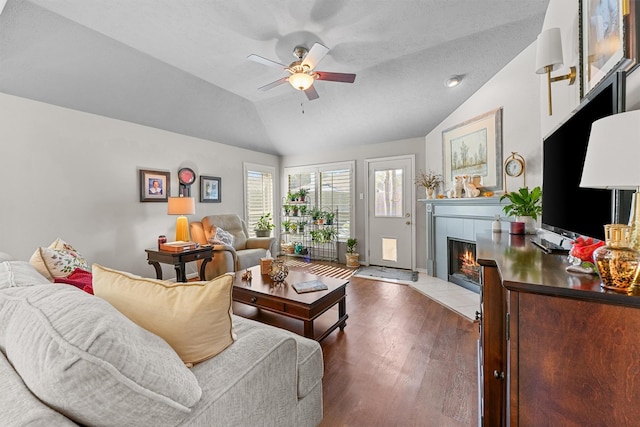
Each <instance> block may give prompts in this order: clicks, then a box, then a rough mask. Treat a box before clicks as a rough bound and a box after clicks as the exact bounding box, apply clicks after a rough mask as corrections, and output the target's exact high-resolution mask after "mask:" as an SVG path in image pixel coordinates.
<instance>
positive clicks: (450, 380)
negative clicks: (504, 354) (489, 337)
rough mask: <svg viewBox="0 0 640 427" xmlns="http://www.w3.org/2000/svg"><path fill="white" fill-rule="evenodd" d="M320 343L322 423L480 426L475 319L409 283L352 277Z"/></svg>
mask: <svg viewBox="0 0 640 427" xmlns="http://www.w3.org/2000/svg"><path fill="white" fill-rule="evenodd" d="M347 313H348V314H349V319H348V320H347V327H346V328H345V330H344V331H339V330H338V331H335V332H333V333H332V334H331V335H329V336H328V337H327V338H325V339H324V340H323V341H322V343H321V345H322V349H323V354H324V364H325V373H324V378H323V394H324V419H323V421H322V424H321V426H325V427H334V426H434V427H443V426H456V427H458V426H465V427H467V426H476V425H477V424H478V422H477V419H478V398H477V395H478V384H477V372H478V369H477V350H476V345H477V344H476V341H477V338H478V325H477V323H472V322H469V321H468V320H466V319H464V318H463V317H461V316H459V315H457V314H455V313H453V312H452V311H450V310H449V309H447V308H445V307H443V306H441V305H440V304H438V303H436V302H434V301H432V300H430V299H429V298H427V297H425V296H424V295H422V294H420V293H419V292H417V291H415V290H414V289H412V288H411V287H409V286H405V285H398V284H393V283H387V282H378V281H373V280H368V279H360V278H351V282H350V284H349V285H348V286H347Z"/></svg>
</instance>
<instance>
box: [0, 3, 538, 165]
mask: <svg viewBox="0 0 640 427" xmlns="http://www.w3.org/2000/svg"><path fill="white" fill-rule="evenodd" d="M547 5H548V0H502V1H497V0H429V1H425V0H422V1H419V0H393V1H391V0H387V1H372V0H349V1H340V0H315V1H311V0H269V1H262V0H235V1H229V0H182V1H177V0H8V3H7V6H6V7H5V10H4V12H3V13H2V15H0V91H1V92H5V93H9V94H13V95H18V96H23V97H27V98H32V99H36V100H40V101H44V102H49V103H52V104H56V105H61V106H64V107H68V108H73V109H77V110H81V111H87V112H90V113H95V114H100V115H104V116H107V117H113V118H117V119H121V120H127V121H131V122H134V123H140V124H144V125H148V126H153V127H157V128H161V129H166V130H170V131H173V132H178V133H182V134H186V135H192V136H196V137H199V138H204V139H209V140H212V141H217V142H221V143H225V144H230V145H236V146H239V147H245V148H248V149H252V150H258V151H262V152H265V153H273V154H280V155H287V154H295V153H300V152H303V151H306V150H308V149H310V147H314V146H317V145H318V144H321V146H323V147H325V148H331V147H339V146H345V145H351V144H353V145H360V144H367V143H378V142H384V141H393V140H399V139H405V138H413V137H420V136H424V135H426V134H427V133H428V132H429V131H430V130H431V129H433V127H434V126H436V125H437V124H438V123H439V122H441V121H442V120H443V119H444V118H445V117H446V116H447V115H448V114H450V113H451V111H453V110H454V109H455V108H457V107H458V106H459V105H460V104H461V103H462V102H463V101H464V100H466V99H467V98H468V97H469V96H470V95H471V94H473V92H475V91H476V90H477V89H478V88H480V87H481V86H482V85H483V84H484V83H485V82H486V81H487V80H488V79H490V78H491V77H492V76H493V75H494V74H495V73H496V72H497V71H499V70H500V69H501V68H502V67H503V66H504V65H506V64H507V63H508V62H509V61H510V60H511V59H513V58H514V57H515V56H516V55H517V54H518V53H520V52H521V51H522V50H523V49H524V48H526V47H527V46H528V45H529V44H531V43H532V42H533V41H534V40H535V38H536V36H537V34H538V33H539V32H540V30H541V27H542V21H543V18H544V13H545V11H546V7H547ZM315 42H320V43H322V44H324V45H325V46H327V47H329V48H330V49H331V50H330V51H329V54H328V55H327V56H326V57H325V58H324V59H323V60H322V61H321V62H320V64H319V65H318V66H317V67H316V70H323V71H334V72H343V73H355V74H357V77H356V81H355V83H353V84H347V83H337V82H326V81H316V83H315V87H316V90H317V92H318V93H319V95H320V98H319V99H317V100H314V101H308V100H307V98H306V96H305V95H304V94H303V93H302V92H299V91H296V90H294V89H293V88H292V87H291V86H289V85H288V84H284V85H280V86H278V87H276V88H274V89H272V90H270V91H267V92H263V91H259V90H257V88H258V87H260V86H263V85H265V84H267V83H270V82H272V81H274V80H277V79H279V78H281V77H284V76H285V74H284V72H282V71H280V70H278V69H276V68H272V67H268V66H265V65H262V64H258V63H255V62H251V61H249V60H247V56H248V55H250V54H252V53H253V54H257V55H260V56H263V57H266V58H269V59H272V60H275V61H278V62H282V63H285V64H289V63H290V62H292V61H293V60H294V59H295V58H294V57H293V53H292V52H293V48H294V47H295V46H296V45H304V46H306V47H309V48H310V47H311V46H312V45H313V43H315ZM532 68H533V64H532ZM453 74H461V75H464V81H463V83H462V84H461V85H460V86H459V87H457V88H454V89H447V88H445V87H444V84H443V82H444V81H445V80H446V79H447V78H448V77H449V76H450V75H453Z"/></svg>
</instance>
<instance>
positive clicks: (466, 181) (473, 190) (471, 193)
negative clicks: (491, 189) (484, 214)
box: [462, 175, 480, 197]
mask: <svg viewBox="0 0 640 427" xmlns="http://www.w3.org/2000/svg"><path fill="white" fill-rule="evenodd" d="M462 183H463V186H464V196H465V197H478V196H479V195H480V190H478V188H477V187H476V186H475V184H474V183H473V177H472V176H471V175H463V176H462Z"/></svg>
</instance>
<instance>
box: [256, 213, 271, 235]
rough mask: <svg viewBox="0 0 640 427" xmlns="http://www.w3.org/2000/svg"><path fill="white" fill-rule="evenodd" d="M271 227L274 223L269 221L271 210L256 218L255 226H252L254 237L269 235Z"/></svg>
mask: <svg viewBox="0 0 640 427" xmlns="http://www.w3.org/2000/svg"><path fill="white" fill-rule="evenodd" d="M273 227H274V225H273V222H272V221H271V212H268V213H266V214H264V215H262V216H261V217H260V219H258V222H256V227H255V228H254V231H255V232H256V237H269V235H271V230H273Z"/></svg>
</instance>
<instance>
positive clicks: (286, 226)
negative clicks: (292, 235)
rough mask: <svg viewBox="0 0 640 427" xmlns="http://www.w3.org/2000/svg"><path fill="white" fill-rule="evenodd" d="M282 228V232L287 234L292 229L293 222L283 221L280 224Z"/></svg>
mask: <svg viewBox="0 0 640 427" xmlns="http://www.w3.org/2000/svg"><path fill="white" fill-rule="evenodd" d="M280 226H281V227H282V231H284V232H285V233H287V232H288V231H289V228H290V227H291V221H289V220H284V221H282V223H281V224H280Z"/></svg>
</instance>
